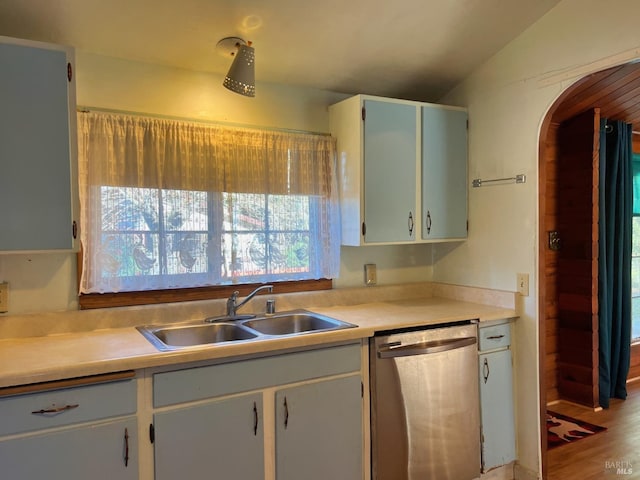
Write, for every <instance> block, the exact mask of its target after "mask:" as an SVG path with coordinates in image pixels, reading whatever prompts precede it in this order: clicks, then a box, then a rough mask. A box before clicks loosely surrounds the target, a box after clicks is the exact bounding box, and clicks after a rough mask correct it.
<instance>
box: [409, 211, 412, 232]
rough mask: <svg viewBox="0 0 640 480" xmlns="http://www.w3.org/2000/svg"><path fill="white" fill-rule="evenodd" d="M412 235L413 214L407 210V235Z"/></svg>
mask: <svg viewBox="0 0 640 480" xmlns="http://www.w3.org/2000/svg"><path fill="white" fill-rule="evenodd" d="M411 235H413V214H412V213H411V212H409V236H411Z"/></svg>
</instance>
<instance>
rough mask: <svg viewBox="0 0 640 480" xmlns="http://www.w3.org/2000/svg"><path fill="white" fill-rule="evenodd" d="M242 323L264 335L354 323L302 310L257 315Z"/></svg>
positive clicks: (332, 328)
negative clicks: (262, 315) (263, 315)
mask: <svg viewBox="0 0 640 480" xmlns="http://www.w3.org/2000/svg"><path fill="white" fill-rule="evenodd" d="M242 325H244V326H245V327H249V328H251V329H253V330H255V331H257V332H260V333H262V334H264V335H278V336H282V335H294V334H301V333H310V332H326V331H329V330H339V329H343V328H352V327H355V325H352V324H350V323H347V322H342V321H340V320H336V319H335V318H330V317H325V316H324V315H319V314H317V313H312V312H307V311H304V310H298V311H292V312H283V313H276V314H274V315H270V316H265V317H258V318H254V319H252V320H247V321H244V322H242Z"/></svg>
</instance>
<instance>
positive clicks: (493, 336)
mask: <svg viewBox="0 0 640 480" xmlns="http://www.w3.org/2000/svg"><path fill="white" fill-rule="evenodd" d="M501 338H504V335H491V336H490V337H487V340H500V339H501Z"/></svg>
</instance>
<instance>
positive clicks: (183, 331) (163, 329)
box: [137, 310, 356, 351]
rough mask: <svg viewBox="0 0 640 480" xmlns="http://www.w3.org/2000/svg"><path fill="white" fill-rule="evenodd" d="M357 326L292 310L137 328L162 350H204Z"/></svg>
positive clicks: (311, 313) (315, 314) (303, 311)
mask: <svg viewBox="0 0 640 480" xmlns="http://www.w3.org/2000/svg"><path fill="white" fill-rule="evenodd" d="M353 327H356V325H353V324H351V323H347V322H343V321H340V320H336V319H335V318H330V317H326V316H324V315H320V314H317V313H313V312H309V311H306V310H292V311H289V312H280V313H276V314H273V315H265V316H261V317H255V318H249V319H247V316H245V317H240V316H238V317H234V318H233V319H230V318H229V317H213V318H207V319H205V320H204V321H202V322H198V323H189V324H171V325H146V326H141V327H137V329H138V331H140V333H142V335H144V336H145V338H147V339H148V340H149V341H150V342H151V343H152V344H153V345H155V347H156V348H158V349H159V350H162V351H168V350H178V349H183V348H189V347H191V348H193V347H206V346H212V345H216V344H220V343H229V342H242V341H251V340H257V341H259V340H267V339H269V338H278V337H282V336H293V335H302V334H312V333H314V332H327V331H332V330H340V329H343V328H353Z"/></svg>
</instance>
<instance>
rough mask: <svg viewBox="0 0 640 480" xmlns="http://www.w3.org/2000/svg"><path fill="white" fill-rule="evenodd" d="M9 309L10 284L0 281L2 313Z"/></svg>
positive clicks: (0, 309) (0, 306) (0, 307)
mask: <svg viewBox="0 0 640 480" xmlns="http://www.w3.org/2000/svg"><path fill="white" fill-rule="evenodd" d="M8 311H9V284H8V283H7V282H2V283H0V313H7V312H8Z"/></svg>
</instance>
